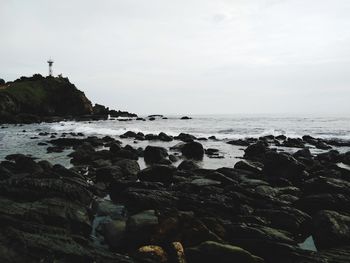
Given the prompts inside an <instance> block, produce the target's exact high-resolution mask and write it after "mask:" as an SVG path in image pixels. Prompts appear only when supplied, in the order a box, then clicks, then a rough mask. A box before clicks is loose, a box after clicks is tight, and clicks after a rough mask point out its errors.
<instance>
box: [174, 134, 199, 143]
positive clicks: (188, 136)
mask: <svg viewBox="0 0 350 263" xmlns="http://www.w3.org/2000/svg"><path fill="white" fill-rule="evenodd" d="M175 139H177V140H180V141H183V142H192V141H193V140H195V139H196V137H195V136H193V135H191V134H187V133H180V134H179V135H178V136H176V137H175Z"/></svg>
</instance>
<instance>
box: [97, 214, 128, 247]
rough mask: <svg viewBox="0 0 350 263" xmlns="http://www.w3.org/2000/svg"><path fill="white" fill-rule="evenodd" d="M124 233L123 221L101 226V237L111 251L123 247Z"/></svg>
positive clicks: (109, 222)
mask: <svg viewBox="0 0 350 263" xmlns="http://www.w3.org/2000/svg"><path fill="white" fill-rule="evenodd" d="M125 233H126V221H125V220H111V221H107V222H105V223H104V224H103V225H102V235H103V237H104V240H105V242H106V243H107V244H108V246H109V247H110V248H111V249H112V250H116V249H118V248H120V247H121V246H122V245H123V242H124V238H125Z"/></svg>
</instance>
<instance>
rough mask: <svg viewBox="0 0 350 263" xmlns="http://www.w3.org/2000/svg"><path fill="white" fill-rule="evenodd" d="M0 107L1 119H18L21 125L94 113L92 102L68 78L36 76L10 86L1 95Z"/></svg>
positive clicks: (0, 92)
mask: <svg viewBox="0 0 350 263" xmlns="http://www.w3.org/2000/svg"><path fill="white" fill-rule="evenodd" d="M0 105H1V107H0V115H3V114H13V115H17V119H18V122H22V123H33V122H38V121H39V120H40V118H39V117H38V116H67V115H73V116H80V115H84V114H91V113H92V104H91V102H90V101H89V100H88V99H87V98H86V97H85V95H84V93H83V92H81V91H80V90H78V89H77V88H76V87H75V86H74V84H72V83H70V82H69V80H68V78H53V77H51V78H44V77H42V76H41V77H40V78H37V77H34V76H33V77H30V78H21V79H19V80H16V81H14V82H11V83H8V86H7V87H6V88H5V89H2V90H1V91H0ZM37 115H38V116H37ZM13 121H14V122H17V121H16V120H13Z"/></svg>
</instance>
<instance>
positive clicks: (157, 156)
mask: <svg viewBox="0 0 350 263" xmlns="http://www.w3.org/2000/svg"><path fill="white" fill-rule="evenodd" d="M167 156H168V152H167V150H166V149H165V148H163V147H157V146H147V147H146V148H145V151H144V158H145V162H146V163H148V164H153V163H159V162H161V161H162V160H164V159H165V158H166V157H167Z"/></svg>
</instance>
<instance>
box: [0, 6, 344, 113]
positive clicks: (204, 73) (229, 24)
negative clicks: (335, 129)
mask: <svg viewBox="0 0 350 263" xmlns="http://www.w3.org/2000/svg"><path fill="white" fill-rule="evenodd" d="M349 11H350V2H349V1H346V0H335V1H332V2H330V1H317V0H310V1H307V2H305V1H301V0H284V1H277V0H252V1H244V0H235V1H230V0H220V1H209V0H201V1H199V0H188V1H184V0H179V1H164V0H150V1H141V0H119V1H112V0H103V1H99V2H98V3H97V2H96V1H92V0H89V1H86V0H85V1H82V0H76V1H67V0H62V1H60V2H52V1H50V2H48V1H44V0H37V1H19V0H11V1H10V0H4V1H2V3H1V8H0V35H1V36H2V38H1V42H0V57H1V62H2V63H0V72H1V74H2V76H0V77H2V78H5V79H7V80H12V79H15V78H17V77H18V76H19V75H32V74H33V73H36V72H40V73H42V74H46V72H47V65H46V60H47V58H48V57H53V58H54V60H55V65H54V73H56V74H58V73H63V75H67V76H69V77H70V79H71V80H73V81H74V82H75V83H76V84H77V86H78V87H79V88H81V89H83V90H84V91H85V92H86V93H87V95H88V96H90V97H91V98H92V100H94V101H96V102H99V103H104V104H107V105H108V106H111V107H115V108H121V109H126V110H130V111H134V112H139V113H150V112H163V113H176V112H178V113H236V112H239V113H244V112H246V113H257V112H258V113H263V112H269V113H274V112H275V113H276V112H298V113H301V112H308V111H310V107H311V106H314V107H315V105H325V104H327V105H329V107H327V108H325V107H316V108H314V109H313V110H314V111H316V112H318V113H319V114H322V113H324V112H325V111H332V112H334V113H337V112H340V113H341V112H344V111H345V110H346V111H347V112H348V111H349V110H350V104H348V103H347V104H345V105H340V103H339V102H343V101H344V98H345V97H348V98H349V97H350V89H347V88H346V87H348V86H349V84H350V79H349V77H348V76H350V74H349V73H350V72H349V70H348V69H349V68H350V67H349V66H350V35H349V34H348V33H347V32H350V17H349V16H348V14H349ZM334 90H337V91H339V92H333V91H334ZM320 91H322V92H321V93H320V94H327V96H324V97H323V96H313V100H315V101H314V102H313V101H311V100H310V98H309V97H307V96H305V94H318V93H319V92H320ZM285 97H288V99H287V100H286V99H285ZM193 98H195V101H196V103H193ZM208 105H210V107H208ZM347 105H348V106H347ZM175 111H176V112H175Z"/></svg>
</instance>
